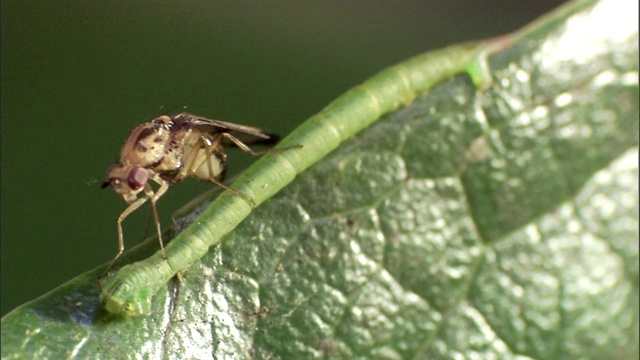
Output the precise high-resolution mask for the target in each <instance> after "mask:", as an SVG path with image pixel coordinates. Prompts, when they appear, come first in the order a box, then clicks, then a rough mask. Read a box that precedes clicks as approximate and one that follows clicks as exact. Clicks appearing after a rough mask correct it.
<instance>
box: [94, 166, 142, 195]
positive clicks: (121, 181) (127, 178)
mask: <svg viewBox="0 0 640 360" xmlns="http://www.w3.org/2000/svg"><path fill="white" fill-rule="evenodd" d="M106 177H107V180H105V182H104V183H102V188H103V189H104V188H106V187H109V186H111V187H112V188H113V190H114V191H115V192H116V193H118V195H120V196H122V198H123V199H124V201H126V202H128V203H131V202H134V201H135V200H136V198H137V195H138V193H139V192H141V191H142V190H143V189H144V186H145V185H146V184H147V182H148V181H149V171H148V170H147V169H145V168H143V167H142V166H135V165H124V164H122V163H117V164H113V165H111V166H110V167H109V169H108V170H107V175H106Z"/></svg>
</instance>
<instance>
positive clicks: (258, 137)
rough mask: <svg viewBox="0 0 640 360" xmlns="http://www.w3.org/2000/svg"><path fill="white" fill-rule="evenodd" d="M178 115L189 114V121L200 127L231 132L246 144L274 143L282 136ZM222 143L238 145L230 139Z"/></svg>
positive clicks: (220, 131) (261, 130)
mask: <svg viewBox="0 0 640 360" xmlns="http://www.w3.org/2000/svg"><path fill="white" fill-rule="evenodd" d="M178 116H189V119H188V121H189V122H190V123H191V125H193V126H197V127H198V128H200V129H202V130H204V131H207V132H209V133H213V134H218V133H229V134H231V135H233V136H234V137H236V138H237V139H239V140H240V141H242V142H243V143H244V144H246V145H274V144H276V143H277V142H278V140H280V137H279V136H278V135H275V134H272V133H269V132H267V131H265V130H263V129H260V128H256V127H252V126H246V125H240V124H235V123H231V122H226V121H220V120H212V119H207V118H203V117H199V116H195V115H191V114H184V113H183V114H180V115H178ZM222 145H223V146H234V147H236V146H237V145H236V144H234V143H233V142H232V141H229V140H228V139H224V140H223V141H222Z"/></svg>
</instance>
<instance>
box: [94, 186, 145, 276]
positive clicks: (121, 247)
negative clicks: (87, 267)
mask: <svg viewBox="0 0 640 360" xmlns="http://www.w3.org/2000/svg"><path fill="white" fill-rule="evenodd" d="M147 199H148V198H147V197H141V198H140V199H137V200H136V201H134V202H132V203H131V204H129V206H127V208H126V209H124V211H123V212H122V214H120V216H118V253H117V254H116V256H115V257H114V258H113V259H111V261H109V264H107V268H106V269H105V271H104V272H103V273H102V275H100V277H99V278H103V277H104V276H105V275H107V273H108V272H109V270H110V269H111V266H113V263H115V262H116V260H118V258H119V257H120V255H122V253H123V252H124V235H123V232H122V222H123V221H124V219H125V218H126V217H127V216H129V214H131V213H132V212H134V211H136V210H137V209H138V208H139V207H140V206H142V204H144V203H145V202H146V201H147Z"/></svg>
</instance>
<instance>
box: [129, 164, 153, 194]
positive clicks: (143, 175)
mask: <svg viewBox="0 0 640 360" xmlns="http://www.w3.org/2000/svg"><path fill="white" fill-rule="evenodd" d="M147 180H149V173H148V172H147V170H146V169H145V168H142V167H139V166H138V167H134V168H133V169H131V171H129V176H128V177H127V183H128V184H129V187H130V188H131V189H133V190H138V189H140V188H141V187H143V186H144V185H145V184H146V183H147Z"/></svg>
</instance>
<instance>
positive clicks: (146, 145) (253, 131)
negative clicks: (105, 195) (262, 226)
mask: <svg viewBox="0 0 640 360" xmlns="http://www.w3.org/2000/svg"><path fill="white" fill-rule="evenodd" d="M278 140H279V137H278V136H277V135H274V134H271V133H268V132H266V131H264V130H262V129H258V128H254V127H251V126H245V125H239V124H234V123H229V122H224V121H220V120H211V119H206V118H203V117H199V116H196V115H192V114H188V113H180V114H177V115H174V116H167V115H163V116H160V117H157V118H155V119H153V120H152V121H151V122H148V123H144V124H141V125H138V126H137V127H136V128H134V129H133V130H132V131H131V132H130V133H129V136H128V137H127V140H126V141H125V143H124V145H123V146H122V150H121V152H120V162H118V163H116V164H113V165H111V166H110V167H109V169H108V170H107V174H106V180H105V182H104V183H103V184H102V188H103V189H104V188H106V187H109V186H110V187H112V188H113V190H114V191H115V192H116V193H118V195H120V196H122V198H123V199H124V200H125V201H126V202H127V203H128V204H129V206H127V208H126V209H125V210H124V211H123V212H122V213H121V214H120V216H119V217H118V253H117V254H116V256H115V257H114V258H113V259H112V260H111V261H110V262H109V264H108V266H107V269H106V270H105V273H104V274H106V273H107V271H109V269H110V268H111V266H112V265H113V263H114V262H115V261H116V260H117V259H118V258H119V257H120V255H122V253H123V251H124V235H123V231H122V222H123V221H124V219H125V218H126V217H127V216H129V214H131V213H133V212H134V211H135V210H136V209H138V208H139V207H140V206H142V204H144V203H145V202H147V200H150V201H151V209H152V211H153V217H154V220H155V223H156V230H157V232H158V240H159V241H160V247H161V248H162V251H163V252H164V246H163V244H162V234H161V229H160V220H159V217H158V212H157V210H156V202H157V201H158V199H160V198H161V197H162V195H164V194H165V193H166V192H167V190H168V189H169V186H170V185H172V184H176V183H179V182H181V181H182V180H184V179H185V178H187V177H189V176H193V177H196V178H198V179H200V180H206V181H210V182H212V183H214V184H216V185H218V186H221V187H223V188H225V189H227V190H229V191H231V192H233V193H235V194H237V195H240V196H243V197H246V198H248V199H249V200H250V201H251V202H253V199H251V198H250V197H249V196H247V195H245V194H243V193H240V192H238V191H236V190H233V189H231V188H230V187H228V186H227V185H225V184H224V183H222V180H223V179H224V175H225V172H226V170H227V156H226V154H225V153H224V147H225V146H235V147H238V148H240V149H241V150H242V151H244V152H246V153H247V154H249V155H251V156H259V155H262V154H265V153H269V152H274V151H281V150H283V149H270V150H265V151H260V152H256V151H253V150H251V149H250V148H249V146H248V145H251V144H255V145H273V144H275V143H276V142H278ZM150 180H151V181H153V182H155V183H157V184H158V185H159V186H160V187H159V188H158V189H157V190H156V191H154V190H153V188H152V187H151V185H150V184H149V182H150ZM141 193H142V194H141ZM140 194H141V195H142V196H141V197H138V195H140Z"/></svg>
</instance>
